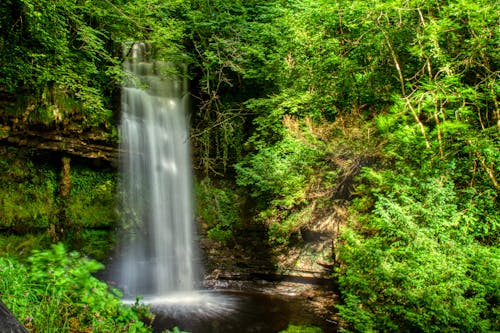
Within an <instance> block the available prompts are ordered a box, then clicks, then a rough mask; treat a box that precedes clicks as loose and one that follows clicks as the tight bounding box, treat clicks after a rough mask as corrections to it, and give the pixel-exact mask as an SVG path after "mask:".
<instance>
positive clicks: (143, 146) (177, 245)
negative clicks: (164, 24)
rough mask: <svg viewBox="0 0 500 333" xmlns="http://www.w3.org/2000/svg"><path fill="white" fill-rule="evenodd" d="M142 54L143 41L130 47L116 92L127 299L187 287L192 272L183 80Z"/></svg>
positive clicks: (121, 271) (121, 278) (121, 272)
mask: <svg viewBox="0 0 500 333" xmlns="http://www.w3.org/2000/svg"><path fill="white" fill-rule="evenodd" d="M147 53H148V46H147V45H146V44H144V43H135V44H133V46H132V48H131V49H130V51H129V58H128V60H126V62H125V64H124V66H125V70H126V72H127V73H128V74H129V75H130V78H129V80H128V81H130V82H129V83H128V84H127V85H126V86H125V87H124V88H123V90H122V91H123V93H122V121H121V125H120V138H121V144H120V151H121V155H120V156H121V158H120V165H121V174H122V193H123V202H122V207H121V211H122V215H123V216H122V219H123V229H124V231H123V235H122V237H121V246H120V252H121V256H120V259H119V268H118V274H117V276H116V277H115V278H116V279H117V280H118V281H116V282H117V283H118V285H119V286H120V287H121V288H122V289H123V290H124V292H125V295H127V296H130V297H135V296H136V295H142V296H145V297H148V296H153V297H158V296H164V295H166V294H169V293H172V292H179V291H192V290H194V288H195V285H196V281H197V277H198V269H197V268H196V265H195V258H196V257H197V250H196V248H197V246H196V243H195V229H194V226H193V225H194V214H193V207H192V202H193V199H192V171H191V158H190V146H189V140H188V124H187V119H186V117H187V104H188V97H187V96H188V95H187V82H186V80H185V79H181V78H179V77H172V76H173V75H167V73H168V72H169V71H170V72H172V68H173V67H172V66H169V65H168V64H165V63H162V62H153V61H148V57H147Z"/></svg>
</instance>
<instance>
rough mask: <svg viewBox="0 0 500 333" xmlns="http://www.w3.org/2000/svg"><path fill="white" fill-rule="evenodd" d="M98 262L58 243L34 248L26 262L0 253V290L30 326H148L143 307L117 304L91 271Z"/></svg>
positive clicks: (89, 328) (111, 329) (80, 329)
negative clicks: (145, 322)
mask: <svg viewBox="0 0 500 333" xmlns="http://www.w3.org/2000/svg"><path fill="white" fill-rule="evenodd" d="M102 268H103V266H102V265H101V264H100V263H98V262H96V261H93V260H90V259H87V258H84V257H82V256H80V255H79V254H78V253H77V252H71V253H68V252H66V250H65V249H64V246H63V245H62V244H57V245H54V246H53V247H52V249H51V250H45V251H34V252H33V254H32V255H31V256H30V257H29V258H28V262H27V263H26V264H22V263H20V262H18V261H16V260H14V259H8V258H1V259H0V269H1V271H2V281H1V285H0V295H1V297H2V299H3V301H4V302H5V303H6V304H7V306H8V307H9V308H10V309H11V310H12V312H13V313H14V314H15V315H16V317H17V318H19V319H20V320H21V322H22V323H23V324H24V325H25V326H26V328H27V329H28V330H29V331H32V332H75V331H78V332H123V331H127V332H148V329H147V328H146V327H145V326H144V324H143V323H142V322H141V320H140V317H139V316H140V315H143V314H147V313H148V311H146V310H145V309H142V308H140V307H129V306H126V305H122V304H121V300H120V298H119V297H120V294H119V292H118V291H116V290H114V291H110V290H109V289H108V286H107V285H106V284H105V283H103V282H101V281H99V280H98V279H96V278H95V277H93V276H92V273H93V272H95V271H97V270H99V269H102Z"/></svg>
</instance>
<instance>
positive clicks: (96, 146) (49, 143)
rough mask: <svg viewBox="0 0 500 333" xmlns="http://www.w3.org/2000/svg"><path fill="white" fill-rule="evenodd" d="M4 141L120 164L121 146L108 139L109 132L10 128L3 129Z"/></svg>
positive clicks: (0, 135)
mask: <svg viewBox="0 0 500 333" xmlns="http://www.w3.org/2000/svg"><path fill="white" fill-rule="evenodd" d="M0 142H1V143H4V144H9V145H16V146H19V147H26V148H34V149H38V150H42V151H53V152H60V153H64V154H67V155H71V156H78V157H82V158H86V159H95V160H101V161H106V162H109V163H112V164H116V163H117V161H118V148H117V145H116V144H114V143H113V142H110V140H106V138H105V133H104V132H103V133H97V132H87V133H85V132H82V133H75V132H69V131H64V130H52V131H45V130H32V129H16V130H12V129H11V128H10V127H9V126H2V127H1V128H0Z"/></svg>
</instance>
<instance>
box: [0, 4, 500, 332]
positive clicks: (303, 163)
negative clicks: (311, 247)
mask: <svg viewBox="0 0 500 333" xmlns="http://www.w3.org/2000/svg"><path fill="white" fill-rule="evenodd" d="M499 20H500V6H499V4H498V3H497V2H495V1H493V2H492V1H486V0H479V1H472V0H450V1H430V0H419V1H413V0H412V1H400V0H390V1H381V0H371V1H365V2H362V1H361V2H360V1H347V0H338V1H331V0H288V1H281V0H273V1H264V0H252V1H231V2H228V1H223V0H210V1H199V0H175V1H174V0H171V1H160V0H155V1H142V0H134V1H121V0H100V1H76V0H63V1H57V2H54V1H50V0H44V1H30V0H7V1H3V2H2V4H1V5H0V27H1V29H0V51H1V52H0V96H1V97H2V99H3V101H2V103H5V105H6V106H5V107H4V109H2V110H1V112H0V116H1V119H2V121H3V123H4V125H9V126H11V127H15V126H19V123H22V124H24V123H26V124H30V126H40V125H41V124H42V125H44V126H46V127H59V128H65V127H71V126H75V123H80V124H81V125H79V126H80V127H82V128H83V129H85V128H90V127H100V128H104V129H106V130H108V131H110V132H112V128H113V127H114V126H115V125H116V117H114V116H113V115H114V112H113V111H114V105H116V104H113V98H114V96H115V87H116V86H117V85H118V84H119V83H120V80H121V75H122V74H121V72H120V62H121V58H122V57H123V55H122V51H121V44H122V43H123V42H125V41H130V40H137V39H147V40H150V41H152V42H153V44H154V45H155V48H156V49H157V54H158V56H159V57H161V58H163V59H165V60H173V61H183V62H185V63H187V64H189V68H190V71H189V74H188V75H189V76H190V78H191V80H192V94H193V105H194V107H193V114H192V125H193V129H192V143H193V145H194V148H195V149H194V150H195V154H196V156H195V162H196V163H195V167H196V169H197V173H198V174H199V175H200V179H203V180H202V181H200V182H199V185H198V188H197V192H198V193H199V198H202V199H203V200H206V201H207V202H212V203H218V204H217V205H215V204H214V205H207V207H210V208H206V209H205V210H201V211H200V215H202V217H203V219H204V220H205V222H206V224H207V227H208V228H209V231H208V232H209V235H210V236H211V237H213V238H214V239H217V240H219V241H221V242H228V241H230V240H231V235H232V232H233V231H234V230H235V229H237V228H239V227H240V225H241V217H242V216H241V215H240V214H241V212H240V210H241V209H240V208H241V207H238V205H237V204H238V203H242V202H244V201H245V199H246V200H247V201H250V202H251V204H248V203H247V204H246V205H245V208H246V209H247V211H245V212H244V213H245V218H249V217H250V219H251V220H252V221H253V222H254V223H261V224H263V225H265V226H266V228H267V230H268V238H269V242H270V243H272V244H274V245H283V244H287V243H293V242H296V241H298V240H299V239H300V232H299V230H300V228H301V226H303V225H305V224H308V223H313V222H314V218H315V217H317V216H318V215H321V214H328V212H331V207H332V206H334V205H337V204H339V202H340V201H342V202H343V203H344V204H345V201H346V200H348V203H349V204H350V210H349V219H348V222H347V223H345V225H344V227H343V229H342V233H341V236H340V238H339V240H338V247H337V253H336V258H337V264H338V267H337V270H336V276H337V278H338V280H339V282H340V288H341V293H342V297H343V303H342V304H341V305H338V309H339V313H340V315H341V317H342V318H343V320H344V321H345V328H346V330H350V331H361V332H369V331H371V332H378V331H384V332H390V331H398V332H437V331H478V332H493V331H498V330H500V313H499V308H498V303H499V300H500V288H499V287H498V286H499V285H500V252H499V247H498V245H499V228H500V215H499V214H498V212H499V210H500V199H499V193H500V179H499V177H500V148H499V147H500V110H499V106H498V96H499V94H500V86H499V84H498V78H499V73H500V72H499V63H500V58H499V57H500V56H499V52H498V51H499V47H498V46H499V39H500V37H499V34H500V26H499V23H498V22H499ZM14 102H15V103H14ZM2 105H3V104H2ZM0 131H1V128H0ZM0 137H2V136H1V132H0ZM6 156H7V155H6ZM9 156H10V155H9ZM3 161H4V160H2V165H0V167H1V168H2V170H3V172H4V174H9V173H10V174H12V177H11V178H12V179H21V180H22V179H24V180H25V181H24V182H23V181H20V182H18V183H15V182H5V183H2V193H1V194H0V195H1V196H2V205H3V206H4V207H5V209H3V210H2V212H0V214H1V215H0V224H1V225H2V228H11V229H14V230H21V229H22V230H33V229H36V228H41V229H44V228H45V229H46V228H49V227H50V226H51V225H54V226H56V225H60V224H61V223H62V222H61V221H64V223H69V221H73V222H71V223H74V224H76V225H80V226H82V227H85V228H87V227H95V226H97V225H98V224H100V223H106V225H112V224H113V223H114V222H113V215H112V212H109V211H107V208H105V207H107V206H109V204H110V201H109V200H111V199H110V198H109V197H107V199H106V196H107V195H108V194H107V193H109V190H110V188H111V187H112V186H113V184H114V183H113V182H114V180H113V178H112V177H111V176H109V175H108V176H106V175H101V174H100V175H99V176H92V175H93V173H91V172H90V171H89V172H90V173H89V172H87V171H85V170H83V169H81V170H79V169H78V168H75V169H74V171H75V173H73V179H74V181H75V184H80V185H78V186H75V191H77V192H74V193H73V194H71V195H70V196H69V197H68V198H66V199H65V200H64V204H61V203H60V202H59V201H58V200H60V198H58V197H57V182H58V177H57V174H56V173H54V171H51V169H50V168H46V167H45V166H43V165H42V166H40V167H39V168H38V167H37V168H36V170H37V171H33V173H29V174H28V173H27V172H28V171H26V169H25V167H28V169H34V168H33V167H32V166H30V165H23V168H19V167H18V166H16V163H15V158H14V159H12V161H14V162H13V163H10V162H8V163H7V160H5V161H6V162H3ZM18 164H19V163H18ZM86 177H87V178H86ZM94 177H95V178H94ZM222 178H224V181H220V179H222ZM31 179H33V181H32V182H31V181H30V180H31ZM4 184H5V185H4ZM16 184H17V185H16ZM85 186H89V187H85ZM14 187H15V188H14ZM87 189H91V193H94V194H95V196H92V195H89V196H86V195H85V193H88V190H87ZM79 190H80V191H81V192H78V191H79ZM44 193H45V194H44ZM47 193H53V194H54V195H53V196H51V195H47ZM78 193H81V195H82V196H81V197H80V196H79V194H78ZM245 194H248V198H245ZM103 195H104V197H105V198H104V199H102V200H101V199H96V198H101V197H102V196H103ZM23 196H27V197H28V198H29V199H27V200H26V199H23V198H22V197H23ZM106 200H108V201H106ZM28 202H29V205H27V204H26V203H28ZM42 203H44V204H43V205H42ZM20 206H23V209H22V210H20V209H17V208H18V207H20ZM101 206H102V207H101ZM89 207H97V208H98V211H99V215H94V214H93V213H90V212H89V210H88V209H89ZM84 211H86V212H87V213H86V214H82V212H84ZM96 214H97V213H96ZM61 217H62V218H63V219H62V220H61ZM311 221H312V222H311ZM85 228H84V229H85ZM74 230H79V228H74ZM5 260H8V261H5V262H4V263H5V265H7V264H6V263H7V262H8V263H9V265H10V266H9V265H7V266H8V267H11V266H12V265H13V264H12V263H14V261H12V260H14V259H5ZM9 260H10V261H9ZM5 265H4V266H5ZM12 267H13V266H12ZM16 269H17V268H16ZM22 269H32V268H22ZM5 290H8V289H2V291H1V294H0V296H1V297H2V298H5V297H4V295H6V291H5ZM6 302H7V303H8V300H6ZM9 305H13V303H9ZM21 313H22V312H21ZM85 325H88V323H87V322H86V324H85Z"/></svg>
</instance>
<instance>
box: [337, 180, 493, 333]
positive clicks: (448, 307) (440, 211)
mask: <svg viewBox="0 0 500 333" xmlns="http://www.w3.org/2000/svg"><path fill="white" fill-rule="evenodd" d="M370 174H371V177H372V178H374V176H375V175H376V173H375V172H373V171H371V172H370ZM378 175H379V185H378V190H380V189H382V188H384V187H385V190H384V191H383V192H382V193H377V194H375V195H374V196H375V198H376V201H375V203H374V206H373V210H372V211H371V212H370V213H367V214H365V215H364V216H362V219H361V220H362V221H363V224H362V225H361V224H358V223H357V222H356V220H353V221H351V224H350V226H349V227H348V228H347V229H345V230H344V233H343V235H342V239H341V246H340V257H341V258H342V260H343V265H342V266H341V267H340V270H339V282H340V286H341V288H342V293H343V297H344V302H345V304H343V305H338V308H339V314H340V316H341V317H342V318H343V319H345V320H347V321H348V322H349V323H350V325H351V329H353V330H355V331H362V332H378V331H383V332H491V331H495V330H498V328H499V327H498V323H499V321H498V320H499V317H498V309H497V308H496V307H497V304H498V299H499V297H500V293H499V290H498V285H499V284H500V268H499V267H500V251H499V250H498V248H495V247H487V246H484V245H482V244H480V243H478V242H476V241H475V240H474V237H473V235H471V234H469V233H467V230H468V228H469V226H468V224H469V223H470V221H472V220H473V217H472V216H470V213H469V212H467V211H464V210H460V209H459V208H458V207H457V206H456V204H455V202H456V198H455V192H454V187H453V183H452V182H450V181H448V180H446V178H444V177H443V178H429V179H427V180H425V179H414V178H411V177H408V176H403V175H395V174H391V173H390V172H386V173H384V174H378ZM382 183H384V184H385V185H383V186H382ZM367 195H368V194H367ZM495 286H496V287H495Z"/></svg>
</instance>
